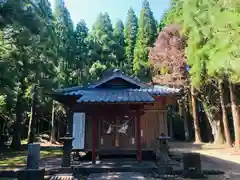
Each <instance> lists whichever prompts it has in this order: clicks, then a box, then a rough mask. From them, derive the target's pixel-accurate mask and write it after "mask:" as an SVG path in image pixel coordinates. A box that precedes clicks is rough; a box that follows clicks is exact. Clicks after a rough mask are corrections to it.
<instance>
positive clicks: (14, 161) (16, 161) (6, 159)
mask: <svg viewBox="0 0 240 180" xmlns="http://www.w3.org/2000/svg"><path fill="white" fill-rule="evenodd" d="M60 155H62V151H61V150H60V149H59V150H58V149H54V150H53V149H52V150H41V152H40V158H41V159H44V158H51V157H56V156H60ZM26 161H27V150H25V151H8V152H4V153H0V166H10V167H16V166H25V165H26ZM0 180H1V179H0Z"/></svg>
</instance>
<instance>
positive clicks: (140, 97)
mask: <svg viewBox="0 0 240 180" xmlns="http://www.w3.org/2000/svg"><path fill="white" fill-rule="evenodd" d="M77 93H78V94H81V97H80V98H79V99H78V100H77V102H78V103H89V102H98V103H101V102H154V98H153V97H152V96H151V95H150V94H149V93H148V92H141V91H133V90H127V89H126V90H104V91H103V90H89V91H82V92H77ZM65 94H66V93H65ZM70 94H72V93H70Z"/></svg>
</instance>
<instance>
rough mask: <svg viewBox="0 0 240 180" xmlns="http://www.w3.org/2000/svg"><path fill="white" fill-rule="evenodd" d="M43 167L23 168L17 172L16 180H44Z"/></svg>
mask: <svg viewBox="0 0 240 180" xmlns="http://www.w3.org/2000/svg"><path fill="white" fill-rule="evenodd" d="M44 174H45V169H44V168H40V169H24V170H20V171H19V172H18V180H44Z"/></svg>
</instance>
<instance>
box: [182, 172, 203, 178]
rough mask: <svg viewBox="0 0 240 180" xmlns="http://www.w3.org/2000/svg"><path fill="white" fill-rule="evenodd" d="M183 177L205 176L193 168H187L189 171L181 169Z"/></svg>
mask: <svg viewBox="0 0 240 180" xmlns="http://www.w3.org/2000/svg"><path fill="white" fill-rule="evenodd" d="M183 177H184V178H193V179H194V178H205V176H204V174H203V173H202V172H199V171H193V170H189V171H183Z"/></svg>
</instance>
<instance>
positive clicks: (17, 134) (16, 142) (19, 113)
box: [11, 88, 24, 150]
mask: <svg viewBox="0 0 240 180" xmlns="http://www.w3.org/2000/svg"><path fill="white" fill-rule="evenodd" d="M23 95H24V90H23V88H21V89H20V92H19V93H18V96H17V103H16V120H15V123H14V127H13V138H12V143H11V148H12V149H15V150H19V149H20V148H21V132H22V123H23V110H22V108H23V104H22V102H23Z"/></svg>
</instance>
